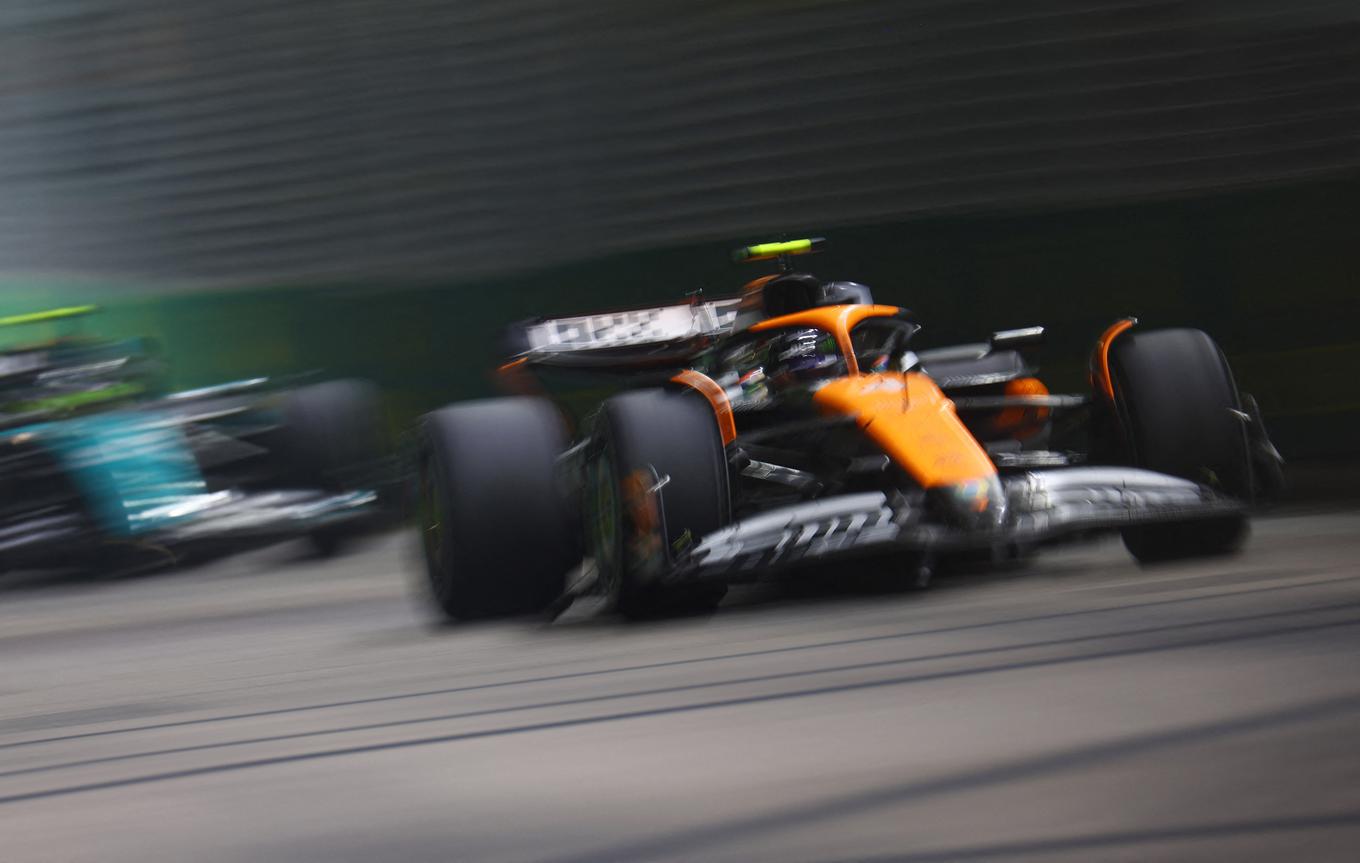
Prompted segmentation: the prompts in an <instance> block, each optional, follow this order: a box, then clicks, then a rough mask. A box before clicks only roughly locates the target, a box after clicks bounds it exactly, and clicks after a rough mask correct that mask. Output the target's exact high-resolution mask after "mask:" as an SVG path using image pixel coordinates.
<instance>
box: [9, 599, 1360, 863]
mask: <svg viewBox="0 0 1360 863" xmlns="http://www.w3.org/2000/svg"><path fill="white" fill-rule="evenodd" d="M1356 604H1357V603H1343V604H1342V605H1345V606H1352V605H1356ZM1262 616H1273V613H1268V614H1266V615H1262ZM1358 625H1360V618H1350V619H1346V620H1340V621H1331V622H1328V623H1320V624H1312V625H1300V626H1290V627H1281V628H1278V629H1272V630H1264V631H1256V632H1247V633H1236V634H1233V635H1225V636H1217V637H1213V638H1202V639H1194V640H1189V641H1182V642H1177V643H1174V644H1159V645H1149V646H1144V647H1132V648H1123V649H1114V650H1105V651H1099V652H1096V653H1089V654H1085V655H1081V656H1063V657H1052V658H1048V659H1036V660H1024V661H1019V662H1011V663H1003V664H998V665H990V666H982V667H978V668H967V669H956V670H952V671H942V672H933V673H925V674H919V675H907V676H902V677H894V678H887V679H880V680H870V681H859V682H855V683H844V684H835V685H829V686H822V687H815V688H810V689H800V690H793V691H787V692H775V693H766V694H762V695H750V696H742V697H738V698H729V699H713V700H708V701H701V702H694V703H690V704H679V705H671V706H667V707H656V708H645V709H638V710H631V711H620V712H617V713H607V714H601V715H595V716H586V717H578V718H574V719H561V720H551V721H544V722H537V723H528V724H524V725H513V726H506V727H501V728H490V729H483V730H480V731H469V732H462V733H454V734H444V735H437V736H432V737H420V738H413V739H408V740H396V741H388V742H384V743H372V744H365V745H359V746H350V747H342V748H336V749H327V750H320V751H314V752H306V753H297V754H292V755H278V756H272V757H267V758H256V759H248V760H244V761H235V762H227V763H222V764H215V765H207V766H203V767H194V768H187V769H182V770H171V771H164V772H159V773H150V774H142V775H139V776H130V777H125V778H121V779H112V780H107V781H102V782H92V783H85V784H80V785H68V786H61V787H56V788H49V789H44V790H39V791H29V792H21V793H16V794H10V795H4V796H0V806H4V805H10V804H15V803H23V802H28V801H34V800H45V799H50V798H54V797H65V796H68V795H72V794H83V793H89V792H95V791H105V790H110V789H115V788H124V787H129V786H136V785H146V784H151V783H156V782H164V781H171V780H176V779H186V778H191V777H196V776H208V775H213V774H221V773H234V772H239V771H242V770H251V769H257V768H264V767H274V766H281V765H286V764H295V763H301V762H309V761H320V760H326V759H331V758H342V757H347V756H353V755H364V754H369V753H375V752H387V751H393V750H400V749H413V748H417V747H422V746H433V745H440V744H448V743H459V742H464V741H469V740H482V739H487V738H492V737H507V736H512V735H520V734H531V733H536V732H541V731H555V730H561V729H566V728H578V727H584V726H591V725H599V724H604V723H612V722H623V721H628V720H633V719H649V718H653V717H658V716H673V715H677V714H685V713H697V712H701V711H707V710H716V709H722V708H727V707H743V706H748V705H754V704H768V703H772V702H780V701H790V700H795V699H800V698H812V697H818V696H825V695H840V694H843V693H848V692H862V691H867V690H875V689H884V688H888V687H894V686H905V685H911V684H917V683H924V682H928V681H937V680H946V679H961V678H968V677H976V676H980V675H985V674H995V673H1005V672H1014V671H1025V670H1032V669H1037V668H1052V667H1057V666H1063V665H1071V664H1076V663H1082V662H1095V661H1100V660H1105V659H1118V658H1123V657H1129V656H1140V655H1147V654H1153V653H1163V652H1169V651H1173V650H1185V649H1193V648H1198V647H1211V646H1215V645H1221V644H1231V643H1235V642H1241V641H1247V640H1251V639H1257V638H1275V637H1282V636H1289V635H1299V634H1304V633H1309V632H1320V631H1323V630H1329V629H1337V628H1341V627H1347V626H1358ZM798 674H802V673H801V672H800V673H798ZM709 685H712V684H695V685H694V687H695V688H703V687H705V686H709ZM1322 703H1324V704H1332V703H1339V704H1344V705H1346V706H1347V707H1348V709H1353V708H1355V707H1360V695H1352V696H1346V697H1343V698H1336V699H1328V700H1327V701H1326V702H1322ZM590 859H596V858H593V857H592V858H590ZM626 859H631V858H626Z"/></svg>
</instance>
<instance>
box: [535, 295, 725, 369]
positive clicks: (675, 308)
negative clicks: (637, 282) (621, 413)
mask: <svg viewBox="0 0 1360 863" xmlns="http://www.w3.org/2000/svg"><path fill="white" fill-rule="evenodd" d="M739 302H740V301H739V300H738V299H736V298H731V299H721V300H711V301H708V302H694V303H680V304H676V305H670V306H657V307H654V308H644V309H622V310H619V311H613V312H601V313H599V314H593V315H581V316H577V317H563V318H543V319H539V320H534V321H529V322H527V323H524V324H520V325H519V326H518V327H516V328H515V329H514V330H512V333H511V338H512V341H513V343H514V344H516V345H517V347H518V348H519V350H518V351H517V352H516V353H515V354H513V355H512V357H511V359H516V360H526V361H528V362H531V363H547V364H552V365H590V366H593V365H614V364H627V362H628V359H629V358H630V357H637V358H643V357H646V358H649V359H657V358H659V357H663V356H664V357H672V356H682V355H685V354H688V353H691V352H693V351H694V350H695V349H697V348H699V347H701V346H703V345H704V344H707V342H708V341H709V340H710V339H713V338H716V337H718V336H722V335H726V334H727V333H729V332H730V331H731V330H732V326H733V323H734V322H735V321H736V318H737V304H738V303H739Z"/></svg>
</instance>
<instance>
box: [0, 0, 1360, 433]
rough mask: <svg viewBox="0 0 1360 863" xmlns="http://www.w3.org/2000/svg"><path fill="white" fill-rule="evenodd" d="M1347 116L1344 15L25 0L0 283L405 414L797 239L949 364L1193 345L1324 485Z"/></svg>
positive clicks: (10, 301) (4, 173) (1347, 303)
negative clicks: (1207, 344) (513, 327)
mask: <svg viewBox="0 0 1360 863" xmlns="http://www.w3.org/2000/svg"><path fill="white" fill-rule="evenodd" d="M1357 97H1360V12H1357V11H1356V9H1355V7H1354V5H1353V4H1349V3H1338V2H1327V0H1298V2H1292V3H1264V2H1255V0H1237V2H1232V3H1228V2H1221V0H1199V2H1190V0H1181V2H1119V0H1109V2H1091V0H1085V2H1083V0H1041V2H1037V3H1026V4H1015V3H1011V2H1005V0H977V2H969V0H953V2H938V0H935V2H929V0H901V2H880V3H875V2H858V0H855V2H819V0H768V2H736V3H734V2H711V3H703V2H700V3H679V2H669V0H667V2H642V3H637V2H629V3H625V2H619V0H612V2H608V0H607V2H602V3H591V4H563V3H559V2H554V0H499V2H492V0H465V2H443V3H405V4H391V3H383V2H378V0H345V2H338V3H337V2H326V3H322V2H320V0H296V2H290V3H286V4H280V3H272V2H255V0H218V2H182V3H176V4H167V3H163V2H158V0H157V2H153V0H117V2H115V0H16V2H10V3H7V4H4V7H3V9H0V287H4V288H5V289H6V294H5V297H4V306H5V308H6V309H7V310H8V309H10V308H13V309H15V310H21V309H25V308H29V307H31V306H33V305H35V304H44V303H47V302H50V301H53V300H67V299H80V300H94V301H97V302H101V303H103V304H104V305H106V306H108V307H109V308H110V310H111V313H110V318H109V326H110V327H111V328H114V329H125V328H132V329H151V330H152V331H154V332H155V333H156V334H158V335H160V336H161V337H162V338H163V339H164V340H165V341H166V342H167V345H168V347H169V348H170V350H171V353H172V355H173V356H174V358H175V359H176V360H177V361H178V363H179V373H180V377H181V379H182V380H183V381H185V382H198V381H200V380H209V379H213V378H217V377H221V376H224V375H232V374H237V373H246V372H253V371H259V370H291V369H300V368H306V367H311V366H316V365H324V366H327V367H329V368H331V369H332V370H334V371H338V372H342V373H350V372H353V373H365V374H370V375H372V376H375V377H377V378H379V379H380V380H382V381H383V382H384V383H387V384H389V385H390V386H392V387H393V392H394V395H395V396H396V397H397V403H398V405H399V408H400V410H399V413H404V414H408V415H409V414H410V413H411V412H413V411H415V410H417V409H421V408H424V407H427V406H429V405H431V404H434V403H436V402H437V401H439V400H442V399H444V398H447V397H451V396H457V395H465V394H470V393H472V392H476V391H479V390H480V389H481V388H482V387H483V381H484V376H483V374H482V369H484V368H485V365H486V360H487V354H488V352H489V350H490V347H491V344H492V342H493V339H494V332H495V330H496V329H497V328H498V327H499V325H500V324H501V323H503V322H504V321H505V320H508V319H511V318H513V317H517V316H523V315H526V314H530V313H534V312H548V311H561V310H567V309H572V308H582V307H589V306H591V305H594V304H597V303H601V302H607V303H619V302H635V301H636V302H647V301H652V300H655V299H662V298H667V297H671V296H674V295H676V294H678V293H679V292H681V291H683V290H689V289H692V288H693V287H695V286H698V285H704V286H706V287H708V288H710V289H716V290H727V289H730V288H732V287H734V286H735V285H736V284H737V283H738V282H739V280H740V279H741V277H742V274H738V273H733V272H732V271H731V270H730V269H728V268H727V266H726V265H725V264H724V260H725V258H724V255H723V253H724V251H725V249H726V248H727V246H728V240H729V239H731V240H747V239H753V238H760V237H763V236H765V235H768V234H770V233H772V232H776V231H790V232H801V231H804V230H817V231H818V232H821V233H826V234H827V235H829V236H830V237H831V238H832V240H833V243H834V246H833V251H832V252H831V253H829V254H828V255H826V256H824V257H823V258H822V259H821V260H819V261H817V262H816V266H817V269H819V270H821V271H823V272H825V273H827V274H835V275H837V276H847V277H856V278H862V279H864V280H866V281H870V282H873V283H875V284H876V286H877V287H878V288H879V291H880V294H881V295H883V296H884V297H885V298H887V299H893V300H900V301H903V302H906V303H907V304H909V305H911V306H913V307H915V308H917V309H918V310H919V311H920V312H921V314H922V316H923V317H924V318H925V320H926V322H927V323H928V324H930V325H931V329H930V331H929V333H930V335H931V337H932V339H940V340H943V339H944V338H946V337H949V336H954V335H961V336H963V335H968V334H971V333H975V332H978V331H981V330H983V329H985V328H987V327H990V326H994V325H1009V324H1017V323H1028V322H1030V321H1035V320H1041V321H1044V322H1047V323H1049V324H1051V325H1054V327H1055V328H1056V329H1057V330H1058V333H1057V335H1056V337H1055V344H1054V349H1053V352H1052V353H1053V354H1054V356H1055V358H1056V357H1064V358H1066V357H1071V356H1074V355H1075V354H1076V353H1077V352H1078V351H1079V350H1080V349H1084V348H1085V346H1086V344H1087V343H1088V342H1089V340H1090V338H1091V337H1092V335H1093V333H1094V330H1095V328H1097V327H1098V326H1099V325H1100V324H1101V323H1103V322H1104V321H1105V320H1106V319H1108V318H1109V317H1110V316H1112V315H1114V314H1120V313H1124V312H1128V311H1134V312H1140V313H1141V314H1142V315H1143V316H1144V318H1145V319H1146V320H1147V321H1148V322H1149V323H1152V324H1157V323H1167V324H1174V323H1180V322H1183V321H1185V322H1192V323H1196V324H1200V325H1203V326H1206V327H1208V328H1210V329H1212V330H1213V331H1214V332H1215V333H1216V334H1217V335H1219V336H1220V338H1221V339H1222V340H1223V341H1224V343H1225V345H1226V346H1227V348H1228V349H1229V351H1230V353H1232V354H1233V355H1234V358H1235V359H1236V361H1237V363H1238V366H1239V370H1240V375H1241V377H1242V378H1243V379H1244V383H1245V384H1247V385H1248V386H1250V387H1251V388H1254V389H1257V390H1259V391H1261V394H1262V397H1263V403H1264V404H1265V406H1266V408H1267V409H1268V411H1270V412H1271V414H1272V419H1273V420H1274V422H1275V424H1276V427H1277V428H1278V429H1279V430H1280V436H1281V437H1282V439H1283V440H1284V442H1285V444H1286V447H1287V448H1292V449H1295V450H1297V451H1300V452H1305V453H1318V454H1325V453H1337V452H1342V451H1344V449H1345V448H1346V447H1347V446H1348V441H1347V440H1346V438H1347V435H1344V434H1342V433H1341V432H1340V431H1338V430H1339V429H1342V428H1345V427H1347V426H1346V425H1344V424H1341V423H1340V422H1338V420H1341V419H1344V418H1347V417H1349V418H1351V419H1354V418H1355V416H1356V414H1357V413H1358V412H1360V405H1357V396H1356V391H1357V388H1356V387H1355V385H1354V383H1353V382H1354V381H1355V380H1356V379H1357V377H1356V373H1357V372H1360V349H1357V346H1356V339H1355V337H1354V335H1353V323H1354V321H1355V312H1356V311H1357V309H1356V304H1357V296H1360V284H1358V281H1360V276H1357V270H1360V266H1357V264H1356V262H1355V256H1354V241H1353V237H1355V236H1356V235H1357V234H1356V228H1357V227H1360V225H1357V221H1360V219H1358V218H1357V217H1356V216H1355V215H1354V213H1353V210H1354V203H1353V202H1354V201H1355V200H1356V199H1357V196H1356V192H1357V190H1358V189H1360V98H1357ZM1068 365H1069V369H1068V372H1069V373H1072V374H1073V375H1074V374H1075V366H1074V364H1072V363H1069V364H1068ZM1350 427H1354V426H1350Z"/></svg>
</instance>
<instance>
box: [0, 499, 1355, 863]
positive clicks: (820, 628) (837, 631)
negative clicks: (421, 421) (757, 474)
mask: <svg viewBox="0 0 1360 863" xmlns="http://www.w3.org/2000/svg"><path fill="white" fill-rule="evenodd" d="M408 542H409V541H408V539H407V538H405V537H399V536H392V537H387V538H382V539H379V540H376V541H375V542H374V543H372V544H370V545H368V546H367V547H365V548H364V549H362V550H360V551H359V552H358V553H356V554H354V555H352V556H349V557H346V558H343V559H340V560H336V561H331V562H317V561H308V560H302V559H299V558H298V549H297V547H296V546H280V547H276V548H274V549H269V550H265V551H262V552H256V553H253V554H250V555H246V556H241V557H237V558H234V559H230V560H227V561H223V562H219V563H215V564H212V565H210V566H205V567H200V568H198V569H194V570H188V571H182V572H174V573H169V574H160V575H154V576H143V577H138V578H125V579H118V580H109V581H97V582H92V581H80V580H72V579H67V578H62V577H56V576H23V575H12V576H10V577H7V579H6V580H5V581H4V582H3V583H0V651H3V671H0V859H2V860H4V861H11V863H12V861H29V860H61V861H68V860H82V861H83V860H90V861H122V860H135V861H159V860H174V861H190V860H192V861H237V860H252V861H253V860H289V861H291V860H298V861H328V863H329V861H348V860H356V861H359V860H362V861H374V860H402V861H424V860H515V861H536V860H562V861H597V860H600V861H634V860H687V861H688V860H705V861H710V860H712V861H726V860H733V861H736V860H742V861H746V860H771V861H774V860H778V861H826V860H869V861H886V860H906V861H956V860H964V861H993V860H1003V861H1015V860H1081V861H1087V860H1215V861H1217V860H1233V861H1247V860H1355V859H1358V858H1360V564H1357V557H1358V556H1360V512H1358V511H1345V510H1339V511H1338V510H1333V511H1330V512H1315V513H1306V512H1294V513H1290V514H1282V515H1278V516H1275V517H1272V518H1269V519H1264V520H1262V521H1260V522H1259V523H1258V526H1257V530H1256V533H1255V536H1254V538H1253V540H1252V542H1251V544H1250V546H1249V548H1248V550H1247V552H1246V553H1245V554H1243V555H1242V556H1240V557H1236V558H1233V559H1229V560H1219V561H1211V562H1201V563H1194V564H1183V565H1175V566H1169V567H1165V568H1160V569H1149V570H1140V569H1138V568H1137V567H1136V566H1134V565H1133V564H1132V563H1131V562H1130V560H1129V559H1128V558H1127V556H1126V555H1125V554H1124V552H1123V550H1122V548H1121V547H1120V546H1119V545H1118V543H1117V542H1113V541H1112V542H1106V543H1102V544H1099V545H1096V546H1085V547H1081V548H1072V549H1066V550H1061V551H1056V552H1050V553H1049V554H1047V555H1046V556H1044V557H1041V558H1040V559H1039V560H1038V561H1037V562H1035V563H1034V564H1033V565H1031V566H1029V567H1027V568H1025V569H1023V570H1011V571H1006V572H1002V573H997V574H980V573H973V574H968V573H963V574H956V575H953V576H950V577H947V578H942V579H941V580H939V581H937V583H936V586H935V587H933V588H932V589H931V590H928V591H925V592H907V593H890V594H872V593H864V592H856V591H850V592H847V591H843V590H837V589H835V588H834V587H825V588H811V589H804V590H801V591H795V592H793V593H792V594H790V593H788V592H786V591H778V590H772V589H766V588H757V589H748V590H744V591H741V592H739V593H737V594H735V595H733V596H732V597H730V598H729V601H728V603H726V604H725V606H724V608H723V609H722V610H721V611H720V612H719V613H718V614H717V615H716V616H714V617H712V618H707V619H689V620H677V621H667V622H659V623H649V624H640V625H626V624H622V623H619V622H618V621H615V620H609V619H601V618H599V617H591V616H589V615H587V614H583V613H580V612H579V611H578V612H577V613H575V614H573V615H569V617H568V619H566V620H563V621H560V622H558V623H555V624H553V625H545V624H543V623H542V622H540V621H513V622H504V623H497V624H488V625H479V626H468V627H445V626H435V625H432V623H431V620H430V617H429V615H428V614H427V612H426V611H425V608H424V606H423V605H422V604H421V602H420V601H419V599H418V597H417V596H416V595H415V594H414V592H413V590H412V579H411V576H410V575H409V572H410V569H411V560H410V555H409V554H408Z"/></svg>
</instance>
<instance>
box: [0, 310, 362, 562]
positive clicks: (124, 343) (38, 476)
mask: <svg viewBox="0 0 1360 863" xmlns="http://www.w3.org/2000/svg"><path fill="white" fill-rule="evenodd" d="M92 311H94V309H93V307H88V306H84V307H74V308H67V309H57V310H53V311H48V312H40V313H36V314H31V315H18V316H13V317H9V318H0V326H5V327H10V326H18V325H26V324H38V323H46V322H51V321H60V322H63V324H69V323H70V322H71V321H73V320H74V319H78V318H81V317H83V316H85V315H87V314H88V313H90V312H92ZM162 372H163V367H162V364H161V362H160V359H159V357H158V352H157V350H156V349H155V346H154V344H153V343H152V342H150V341H149V340H146V339H124V340H112V339H102V338H92V337H86V336H81V335H78V334H69V333H68V334H64V335H61V336H59V337H57V338H53V339H50V340H47V341H44V342H41V343H29V344H24V345H20V346H17V347H11V348H8V349H3V350H0V569H17V568H48V567H67V566H77V567H82V568H84V567H89V568H99V569H103V568H123V567H125V566H127V565H134V564H135V565H140V564H143V563H146V562H173V561H174V560H177V559H179V558H180V557H181V556H183V555H184V554H185V553H186V552H188V551H190V550H199V549H210V548H214V547H215V548H235V547H238V546H240V545H242V544H246V543H252V542H258V541H267V540H273V539H278V538H283V537H288V536H308V537H310V538H311V539H312V540H313V541H314V543H315V544H316V545H317V548H318V550H319V551H322V552H331V551H334V550H335V549H336V548H337V546H338V545H339V543H340V540H341V538H342V537H344V536H346V535H348V534H349V533H350V532H352V530H353V529H354V527H355V522H359V521H364V520H366V519H370V518H372V517H373V516H374V515H375V514H376V513H377V509H378V498H379V489H380V488H381V487H382V485H383V482H384V481H385V476H386V469H387V467H388V465H387V461H386V459H385V448H384V446H383V435H382V431H381V429H382V424H381V421H380V410H379V403H378V398H377V394H376V390H375V389H374V387H373V386H372V385H370V384H367V383H364V382H360V381H345V380H340V381H328V382H323V383H314V384H310V385H305V386H297V387H292V388H284V387H280V386H278V385H277V384H274V383H272V382H271V381H269V380H268V379H264V378H254V379H250V380H242V381H235V382H232V383H228V384H222V385H218V386H212V387H205V388H202V389H197V390H190V391H183V392H167V391H166V389H165V387H164V386H163V383H162V381H163V379H164V375H163V374H162Z"/></svg>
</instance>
